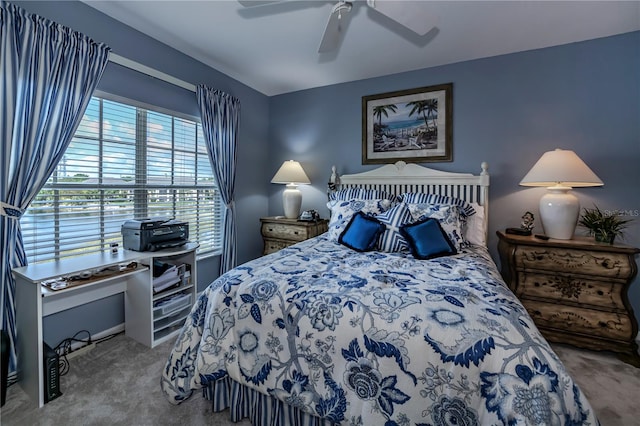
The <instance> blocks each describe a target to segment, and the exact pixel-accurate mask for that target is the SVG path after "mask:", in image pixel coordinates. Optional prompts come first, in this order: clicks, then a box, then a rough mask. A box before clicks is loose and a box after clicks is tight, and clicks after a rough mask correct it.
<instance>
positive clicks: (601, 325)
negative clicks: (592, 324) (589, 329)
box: [598, 321, 607, 328]
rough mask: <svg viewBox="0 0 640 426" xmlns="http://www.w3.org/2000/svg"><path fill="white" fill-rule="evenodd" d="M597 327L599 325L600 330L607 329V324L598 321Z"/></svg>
mask: <svg viewBox="0 0 640 426" xmlns="http://www.w3.org/2000/svg"><path fill="white" fill-rule="evenodd" d="M598 325H599V326H600V327H602V328H607V323H606V322H603V321H599V322H598Z"/></svg>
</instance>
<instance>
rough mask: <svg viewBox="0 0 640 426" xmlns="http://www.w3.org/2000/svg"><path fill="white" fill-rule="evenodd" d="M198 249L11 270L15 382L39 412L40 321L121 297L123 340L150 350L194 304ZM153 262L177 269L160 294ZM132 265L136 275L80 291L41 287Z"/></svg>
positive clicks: (167, 336) (170, 333) (83, 259)
mask: <svg viewBox="0 0 640 426" xmlns="http://www.w3.org/2000/svg"><path fill="white" fill-rule="evenodd" d="M197 248H198V244H195V243H187V244H185V245H184V246H182V247H176V248H172V249H167V250H162V251H157V252H136V251H130V250H119V251H118V253H115V254H112V253H100V254H92V255H87V256H80V257H75V258H71V259H65V260H62V261H59V262H51V263H43V264H33V265H28V266H24V267H22V268H16V269H14V270H13V275H14V277H15V279H16V324H17V327H18V341H17V352H18V381H19V383H20V385H21V387H22V388H23V389H24V391H25V393H27V395H29V396H30V397H31V398H32V399H33V400H34V401H37V402H38V406H40V407H42V406H43V405H44V390H43V377H44V368H43V359H42V358H43V357H42V352H43V333H42V318H43V317H46V316H48V315H51V314H55V313H57V312H60V311H64V310H66V309H70V308H73V307H76V306H80V305H83V304H86V303H89V302H93V301H95V300H99V299H102V298H105V297H108V296H112V295H114V294H118V293H124V294H125V333H126V335H127V336H129V337H131V338H133V339H135V340H137V341H138V342H140V343H142V344H144V345H147V346H149V347H154V346H156V345H159V344H160V343H162V342H164V341H166V340H168V339H170V338H172V337H174V336H176V335H177V333H178V332H179V330H180V328H181V327H182V324H183V323H184V320H185V318H186V317H187V315H188V314H189V311H190V309H191V306H192V305H193V303H194V302H195V300H196V295H197V282H198V280H197V268H196V249H197ZM154 259H155V260H158V261H160V262H166V263H171V264H174V265H178V266H179V268H178V269H179V273H178V274H176V279H175V283H173V284H172V285H170V286H169V287H168V288H166V289H165V290H163V291H160V292H158V293H154V291H153V284H154V277H153V268H152V266H151V265H153V261H154ZM134 262H135V264H137V266H136V268H135V269H130V270H126V271H125V272H121V273H118V274H116V275H112V276H105V277H104V278H98V279H95V280H91V281H90V282H87V283H85V284H82V285H78V286H74V287H68V288H64V289H61V290H56V291H54V290H51V289H49V288H47V287H45V286H43V285H42V282H43V281H49V280H52V279H57V278H61V277H68V276H71V275H78V274H80V275H82V274H83V273H84V272H87V271H94V270H100V269H105V268H109V267H113V266H115V265H123V264H133V263H134ZM63 397H64V396H63Z"/></svg>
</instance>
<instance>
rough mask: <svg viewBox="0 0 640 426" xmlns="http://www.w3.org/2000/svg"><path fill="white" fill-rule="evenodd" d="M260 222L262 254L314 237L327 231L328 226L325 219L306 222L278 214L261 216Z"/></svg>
mask: <svg viewBox="0 0 640 426" xmlns="http://www.w3.org/2000/svg"><path fill="white" fill-rule="evenodd" d="M260 222H262V228H261V232H262V239H263V240H264V250H263V251H262V254H270V253H273V252H276V251H278V250H281V249H283V248H285V247H289V246H290V245H292V244H295V243H299V242H300V241H304V240H307V239H309V238H313V237H316V236H318V235H320V234H322V233H323V232H327V226H328V225H327V223H328V221H327V220H326V219H318V220H317V221H310V222H307V221H301V220H298V219H286V218H284V217H279V216H275V217H263V218H261V219H260Z"/></svg>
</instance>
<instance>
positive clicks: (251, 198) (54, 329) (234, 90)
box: [13, 1, 269, 346]
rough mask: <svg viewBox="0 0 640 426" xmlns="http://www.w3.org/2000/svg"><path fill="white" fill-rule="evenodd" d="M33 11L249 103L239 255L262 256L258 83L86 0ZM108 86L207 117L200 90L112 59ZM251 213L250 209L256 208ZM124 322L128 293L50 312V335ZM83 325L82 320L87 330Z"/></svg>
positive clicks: (242, 138)
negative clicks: (202, 60)
mask: <svg viewBox="0 0 640 426" xmlns="http://www.w3.org/2000/svg"><path fill="white" fill-rule="evenodd" d="M13 3H15V4H17V5H19V6H20V7H22V8H24V9H25V10H27V11H28V12H30V13H35V14H38V15H40V16H43V17H45V18H48V19H51V20H53V21H56V22H58V23H60V24H63V25H66V26H68V27H70V28H72V29H74V30H77V31H80V32H82V33H84V34H86V35H88V36H89V37H91V38H93V39H94V40H96V41H101V42H105V43H107V44H108V45H109V46H110V47H111V49H112V52H113V53H116V54H118V55H120V56H124V57H126V58H128V59H132V60H134V61H136V62H139V63H142V64H144V65H147V66H149V67H152V68H155V69H157V70H159V71H162V72H164V73H166V74H169V75H172V76H174V77H177V78H179V79H181V80H184V81H187V82H190V83H193V84H200V83H204V84H207V85H208V86H210V87H213V88H216V89H220V90H223V91H225V92H227V93H229V94H231V95H233V96H235V97H237V98H238V99H240V103H241V117H240V129H239V140H238V164H237V172H238V173H237V179H236V206H237V212H238V214H237V220H238V241H239V247H238V260H239V262H245V261H247V260H250V259H252V258H255V257H257V256H259V255H260V253H261V251H262V238H261V236H260V221H259V219H258V218H259V217H260V216H265V215H266V214H267V209H268V199H267V182H268V180H267V179H265V178H264V176H266V175H267V174H268V173H269V172H267V171H266V167H267V164H266V163H265V161H264V159H265V158H267V156H268V150H267V147H268V144H267V129H268V124H267V120H268V108H269V98H268V97H267V96H265V95H263V94H262V93H260V92H258V91H256V90H253V89H251V88H250V87H248V86H246V85H244V84H241V83H239V82H238V81H236V80H234V79H232V78H230V77H228V76H226V75H224V74H222V73H220V72H219V71H217V70H215V69H213V68H210V67H208V66H206V65H204V64H202V63H200V62H198V61H196V60H194V59H193V58H190V57H188V56H186V55H184V54H182V53H180V52H178V51H177V50H174V49H172V48H170V47H168V46H166V45H164V44H162V43H160V42H158V41H156V40H153V39H151V38H150V37H147V36H145V35H144V34H142V33H140V32H138V31H135V30H133V29H132V28H130V27H128V26H126V25H124V24H122V23H120V22H118V21H116V20H114V19H111V18H110V17H108V16H106V15H104V14H102V13H100V12H98V11H96V10H95V9H93V8H91V7H89V6H87V5H86V4H84V3H81V2H78V1H71V2H68V1H50V2H47V1H40V2H33V1H16V2H13ZM98 90H102V91H105V92H108V93H112V94H115V95H119V96H123V97H125V98H129V99H132V100H135V101H139V102H145V103H148V104H151V105H156V106H160V107H163V108H166V109H168V110H171V111H177V112H181V113H184V114H189V115H192V116H195V117H199V112H198V106H197V103H196V97H195V94H194V93H193V92H190V91H188V90H185V89H182V88H180V87H177V86H174V85H172V84H169V83H165V82H163V81H161V80H158V79H155V78H152V77H149V76H146V75H144V74H141V73H138V72H136V71H132V70H130V69H128V68H124V67H122V66H119V65H117V64H114V63H109V64H108V65H107V69H106V70H105V72H104V74H103V77H102V79H101V81H100V84H99V86H98ZM248 212H250V213H248ZM218 265H219V257H218V256H215V257H209V258H205V259H203V260H201V261H199V262H198V281H199V283H198V288H199V290H203V289H204V287H205V286H206V285H207V284H209V283H210V282H211V281H213V280H214V279H215V278H216V277H217V276H218V273H217V271H218ZM123 322H124V302H123V296H122V295H118V296H113V297H110V298H107V299H103V300H100V301H97V302H94V303H92V304H90V305H86V306H83V307H79V308H76V309H70V310H67V311H64V312H61V313H58V314H55V315H51V316H49V317H47V318H45V321H44V338H45V341H46V342H47V343H48V344H49V345H51V346H53V345H56V344H58V343H59V342H60V341H61V340H62V339H64V338H66V337H71V336H72V335H73V334H75V333H76V332H77V331H79V330H80V329H85V328H86V329H88V330H89V331H90V332H91V333H97V332H101V331H103V330H106V329H109V328H111V327H114V326H117V325H119V324H121V323H123ZM78 324H82V326H81V327H80V328H79V326H78Z"/></svg>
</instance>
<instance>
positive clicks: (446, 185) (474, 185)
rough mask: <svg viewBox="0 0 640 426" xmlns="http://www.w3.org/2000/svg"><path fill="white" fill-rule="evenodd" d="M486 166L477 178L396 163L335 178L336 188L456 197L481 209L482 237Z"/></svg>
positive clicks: (486, 217)
mask: <svg viewBox="0 0 640 426" xmlns="http://www.w3.org/2000/svg"><path fill="white" fill-rule="evenodd" d="M488 167H489V166H488V165H487V163H485V162H483V163H482V164H481V165H480V168H481V171H480V174H479V175H474V174H472V173H452V172H443V171H440V170H434V169H430V168H427V167H423V166H419V165H417V164H413V163H409V164H407V163H405V162H404V161H398V162H397V163H395V164H387V165H385V166H382V167H379V168H377V169H374V170H370V171H368V172H362V173H356V174H350V175H342V176H340V177H338V178H337V179H338V183H339V188H340V189H344V188H365V189H378V190H382V191H385V192H387V193H390V194H393V195H400V194H402V193H404V192H422V193H427V194H438V195H444V196H449V197H456V198H459V199H462V200H465V201H467V202H470V203H477V204H479V205H481V206H482V207H483V208H484V230H485V235H486V233H487V230H488V228H489V226H488V224H489V172H488V171H487V169H488Z"/></svg>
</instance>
